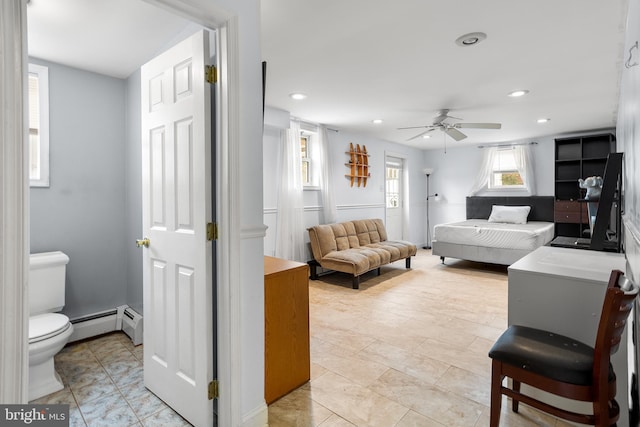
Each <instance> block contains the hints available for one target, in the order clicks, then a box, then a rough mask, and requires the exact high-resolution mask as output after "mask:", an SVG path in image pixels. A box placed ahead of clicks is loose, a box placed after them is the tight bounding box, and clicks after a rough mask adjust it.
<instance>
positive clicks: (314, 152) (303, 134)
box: [300, 123, 320, 190]
mask: <svg viewBox="0 0 640 427" xmlns="http://www.w3.org/2000/svg"><path fill="white" fill-rule="evenodd" d="M300 127H301V129H302V130H301V131H300V160H301V162H302V168H301V169H302V185H303V187H304V188H305V189H306V190H313V189H316V188H318V187H319V185H320V166H319V165H318V157H319V155H320V153H319V147H318V130H317V128H314V127H312V126H311V125H307V124H306V123H301V125H300Z"/></svg>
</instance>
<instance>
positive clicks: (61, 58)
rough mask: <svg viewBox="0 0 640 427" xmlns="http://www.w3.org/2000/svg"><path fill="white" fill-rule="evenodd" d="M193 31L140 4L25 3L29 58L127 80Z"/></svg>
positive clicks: (115, 0) (124, 0) (97, 0)
mask: <svg viewBox="0 0 640 427" xmlns="http://www.w3.org/2000/svg"><path fill="white" fill-rule="evenodd" d="M125 10H126V13H123V11H125ZM193 26H194V25H193V24H191V23H189V22H188V21H186V20H184V19H182V18H179V17H177V16H175V15H173V14H170V13H168V12H165V11H164V10H162V9H159V8H157V7H155V6H152V5H149V4H148V3H145V2H143V1H139V0H108V1H105V0H29V3H28V6H27V31H28V34H27V37H28V49H29V55H30V56H33V57H36V58H40V59H46V60H49V61H52V62H57V63H59V64H64V65H68V66H71V67H76V68H80V69H83V70H88V71H93V72H96V73H100V74H106V75H108V76H112V77H117V78H126V77H129V76H130V75H131V73H133V72H134V71H135V70H137V69H138V68H140V66H141V65H143V64H144V63H146V62H147V61H148V60H150V59H151V58H153V57H154V56H156V55H157V54H159V53H160V52H162V51H163V50H165V49H166V48H167V47H170V46H171V45H172V44H174V43H175V42H178V41H180V40H181V38H184V37H186V36H187V35H189V34H188V33H186V34H185V32H186V31H188V29H189V28H191V27H193ZM194 31H195V29H194ZM182 35H183V37H181V36H182Z"/></svg>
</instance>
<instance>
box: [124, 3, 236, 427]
mask: <svg viewBox="0 0 640 427" xmlns="http://www.w3.org/2000/svg"><path fill="white" fill-rule="evenodd" d="M151 3H162V4H163V5H164V6H163V7H164V8H166V7H167V5H166V3H176V7H177V3H178V2H171V1H170V2H151ZM183 14H185V13H184V12H183ZM186 14H187V15H188V13H186ZM191 18H194V19H195V18H197V19H200V20H202V19H203V18H202V16H191ZM219 18H220V17H219ZM224 22H225V21H224V20H222V19H221V20H220V22H215V23H214V22H212V23H210V25H211V26H213V25H214V24H215V25H217V26H221V25H222V26H224V25H225V24H224ZM221 23H222V24H221ZM224 33H225V35H224V37H223V40H220V42H219V43H218V45H219V46H220V45H222V44H223V43H229V38H230V37H235V32H233V33H232V34H230V33H229V31H228V27H227V28H225V30H224ZM228 46H229V44H226V45H225V49H222V50H221V51H220V52H221V53H220V56H222V55H224V52H228V51H229V50H228ZM216 50H217V49H216ZM217 61H218V64H223V65H221V66H220V67H219V69H221V68H222V66H224V64H225V59H224V58H223V57H220V58H218V59H217ZM225 74H227V72H226V70H225ZM228 98H229V90H228V89H225V99H224V100H223V101H220V102H228ZM212 102H214V101H212ZM216 110H219V109H216ZM229 114H233V113H221V112H220V111H217V112H215V113H213V114H212V115H211V116H210V119H211V121H213V122H215V121H217V120H221V118H224V119H225V120H228V119H229ZM226 123H228V122H226ZM226 123H225V122H221V124H220V127H219V128H218V129H216V130H214V135H218V136H219V135H222V134H227V135H228V125H227V124H226ZM227 152H228V150H226V149H225V148H224V147H222V148H221V147H215V148H214V149H213V150H212V152H211V158H213V159H214V160H213V161H214V162H217V161H220V162H223V161H228V156H227ZM216 159H218V160H216ZM214 164H216V163H214ZM229 168H232V169H233V165H230V164H228V165H227V167H226V168H225V170H227V169H229ZM137 169H138V174H139V165H138V166H137ZM214 170H217V168H215V169H214ZM205 179H206V180H208V181H210V182H211V183H212V186H213V188H212V189H211V194H212V200H211V202H212V205H211V206H210V207H209V209H210V210H212V211H213V216H214V217H216V216H218V215H216V214H217V213H219V212H220V211H221V215H222V216H224V217H226V218H228V217H230V216H231V215H229V213H228V212H227V211H230V210H233V209H234V207H233V206H232V205H231V204H229V203H220V199H219V197H223V198H226V197H227V196H228V193H227V192H226V191H224V190H223V191H220V192H219V193H217V192H216V191H215V186H216V185H217V182H218V180H216V176H215V173H212V174H211V176H208V177H206V178H205ZM224 181H225V182H227V183H229V181H230V180H229V179H224ZM221 205H223V206H224V205H227V206H228V207H227V206H224V208H220V209H218V208H217V207H218V206H221ZM233 233H234V230H233V229H232V228H229V229H227V230H226V231H225V233H224V235H223V236H221V239H220V241H219V244H223V245H228V237H229V235H233ZM136 234H137V233H136ZM136 237H142V236H141V235H140V236H138V235H131V234H130V233H128V234H127V239H128V243H131V241H129V239H131V240H133V239H134V238H136ZM223 239H224V242H223V241H222V240H223ZM220 252H226V253H228V252H229V251H220ZM217 256H218V255H217V254H216V253H215V252H214V253H213V254H212V255H211V257H212V258H213V260H214V262H215V261H216V259H217ZM228 274H229V267H228V266H227V265H225V264H224V262H223V264H222V265H221V266H220V271H218V272H215V271H214V272H213V276H214V277H213V281H214V283H215V282H216V280H215V279H216V278H219V277H220V276H221V275H222V276H225V275H228ZM220 282H222V283H225V284H228V283H229V282H230V281H229V280H228V279H227V280H220ZM223 286H225V285H223ZM220 292H222V294H223V295H222V297H223V298H221V299H223V300H228V294H229V293H231V294H233V293H234V292H233V291H229V290H222V291H220ZM212 299H213V302H212V304H217V301H218V300H219V299H218V298H217V295H214V296H213V298H212ZM215 307H216V306H215V305H214V308H215ZM216 311H217V310H216ZM225 313H226V315H227V316H229V317H226V318H225V319H221V320H220V324H219V325H218V328H217V330H216V322H215V318H214V319H212V321H211V322H210V323H209V324H210V325H211V323H213V326H210V328H209V330H208V331H207V332H208V333H209V334H211V335H212V336H214V338H215V336H216V335H218V331H220V330H222V331H224V330H225V329H226V328H228V327H229V323H230V320H229V318H230V317H232V316H236V315H237V313H235V312H234V310H233V309H229V308H228V307H227V308H226V310H225ZM223 335H224V336H225V340H226V341H227V343H228V342H229V341H235V338H233V337H234V336H237V334H228V333H223ZM230 347H231V346H220V349H219V352H221V353H226V352H227V351H230V350H228V349H229V348H230ZM213 348H214V350H215V345H214V346H213ZM222 359H223V361H222V362H220V366H221V367H222V369H223V370H224V366H226V365H228V361H229V360H230V359H231V358H230V356H224V357H223V358H222ZM214 368H215V365H214ZM224 376H225V378H226V382H227V384H228V383H229V382H231V379H230V374H225V375H224ZM226 387H227V390H230V389H231V388H233V387H232V386H231V385H230V384H228V385H227V386H226ZM226 397H228V398H230V397H231V396H230V394H229V395H227V396H226ZM218 403H219V404H220V411H221V412H222V414H220V415H221V417H220V418H221V420H224V419H225V416H224V415H223V413H224V411H225V410H227V412H228V411H229V408H228V406H226V405H225V403H224V402H222V401H220V402H218ZM225 408H226V409H225ZM226 418H228V416H227V417H226Z"/></svg>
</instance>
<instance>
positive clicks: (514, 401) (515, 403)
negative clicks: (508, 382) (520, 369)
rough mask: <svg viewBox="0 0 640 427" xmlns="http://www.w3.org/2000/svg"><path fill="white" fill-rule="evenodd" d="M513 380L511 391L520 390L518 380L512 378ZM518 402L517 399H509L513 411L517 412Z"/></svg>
mask: <svg viewBox="0 0 640 427" xmlns="http://www.w3.org/2000/svg"><path fill="white" fill-rule="evenodd" d="M512 381H513V387H512V389H513V391H515V392H518V393H519V392H520V381H516V380H512ZM519 404H520V401H519V400H517V399H511V410H512V411H513V412H518V405H519Z"/></svg>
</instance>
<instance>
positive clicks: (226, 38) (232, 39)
mask: <svg viewBox="0 0 640 427" xmlns="http://www.w3.org/2000/svg"><path fill="white" fill-rule="evenodd" d="M145 1H146V2H148V3H150V4H153V5H156V6H158V7H161V8H164V9H167V10H169V11H171V12H173V13H175V14H177V15H180V16H182V17H185V18H187V19H189V20H191V21H193V22H195V23H198V24H201V25H203V26H205V27H208V28H210V29H213V30H216V32H217V33H218V37H217V48H218V49H217V53H218V55H217V61H218V64H217V66H218V69H219V76H220V78H219V82H220V85H219V86H220V90H219V94H218V96H217V97H216V121H217V124H216V140H217V142H218V144H216V155H217V157H216V167H215V170H216V177H217V188H216V195H217V196H216V218H217V221H218V223H219V224H220V225H221V227H220V228H219V229H220V233H219V236H218V241H217V243H216V245H217V248H218V250H217V260H216V263H217V272H216V273H217V274H216V277H217V286H218V288H217V307H216V311H217V313H218V327H217V338H218V352H217V355H216V359H217V363H218V381H219V383H220V388H221V389H222V390H223V393H221V395H220V397H219V398H218V422H219V425H241V424H242V413H241V396H240V385H241V384H240V367H239V365H238V363H237V360H236V359H234V358H233V357H232V355H238V354H240V337H241V331H240V290H239V287H238V286H235V287H234V286H231V283H238V281H239V278H240V250H239V248H240V238H241V234H240V222H239V218H240V208H239V207H240V203H239V202H240V199H239V197H238V195H239V194H240V191H239V190H240V176H239V172H238V171H239V170H240V162H239V159H240V152H239V150H240V149H239V147H240V137H239V136H240V108H239V92H240V91H239V79H238V75H239V40H238V39H239V34H238V18H237V16H235V15H233V14H230V13H228V12H227V11H225V10H223V9H222V8H220V7H219V6H216V5H214V4H211V2H210V1H206V0H191V1H189V0H145ZM2 3H3V4H2V6H0V9H2V12H3V13H2V15H3V17H2V18H0V19H3V20H4V21H5V22H4V23H7V26H6V28H7V30H6V31H5V32H6V33H7V34H4V33H3V34H2V36H3V37H5V36H9V37H10V40H8V42H9V41H10V42H11V43H10V44H9V43H8V44H7V45H10V46H12V48H13V49H14V50H13V52H12V53H13V55H11V54H9V55H6V59H5V60H4V61H5V62H6V63H7V65H9V66H8V67H6V68H5V70H8V72H7V73H3V74H2V76H1V78H2V81H0V85H1V86H2V88H12V90H11V91H10V92H8V93H7V96H12V97H13V98H14V102H13V103H12V104H11V105H10V108H9V109H7V110H4V111H3V112H2V113H1V114H2V115H1V116H0V120H1V121H2V122H3V123H13V124H14V126H12V127H11V128H10V129H7V130H6V131H5V132H4V133H3V134H2V135H0V138H1V140H0V141H1V142H2V147H3V148H2V151H0V164H1V165H2V170H3V172H2V176H1V179H2V181H4V182H5V183H6V184H7V185H6V186H5V188H6V189H7V190H8V194H6V195H5V196H3V198H5V197H6V198H5V200H7V201H11V203H7V204H5V203H3V204H2V209H1V210H0V219H2V224H3V226H2V229H1V230H0V231H1V232H2V235H3V236H5V237H7V238H3V239H2V245H3V250H2V251H0V262H1V263H2V265H3V267H4V266H7V267H8V268H2V273H1V275H0V280H1V282H0V283H1V285H2V287H3V291H4V292H5V296H7V298H3V303H2V307H0V308H3V310H2V315H1V316H0V321H1V323H2V325H1V328H0V338H2V339H3V342H4V344H5V354H4V355H3V358H2V364H1V365H0V372H1V373H2V374H3V381H2V387H0V397H1V398H2V402H3V403H24V402H26V401H27V392H28V367H29V360H28V342H27V333H26V331H27V321H28V318H29V311H28V305H27V304H28V300H27V295H26V294H25V293H24V289H25V285H26V280H27V277H28V259H29V231H28V227H29V217H28V213H29V181H28V180H27V179H26V170H27V169H26V161H27V157H26V154H27V149H26V145H25V144H24V140H25V139H26V126H21V124H22V123H23V122H24V117H26V111H25V107H26V102H25V100H26V96H27V91H26V81H25V79H24V76H26V69H27V68H26V67H27V62H28V53H27V47H26V40H27V19H26V15H27V11H26V1H24V0H11V1H8V2H2ZM5 12H6V13H5ZM4 23H3V24H4ZM3 26H4V25H3ZM11 30H13V31H11ZM15 58H19V59H18V60H16V59H15ZM12 61H13V62H12ZM20 62H21V64H20ZM20 92H21V93H22V97H21V98H20V96H19V95H17V94H19V93H20ZM20 160H22V161H20ZM221 183H222V184H224V185H221ZM4 356H7V357H4ZM234 360H236V361H234ZM8 373H11V375H6V376H5V375H4V374H8Z"/></svg>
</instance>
